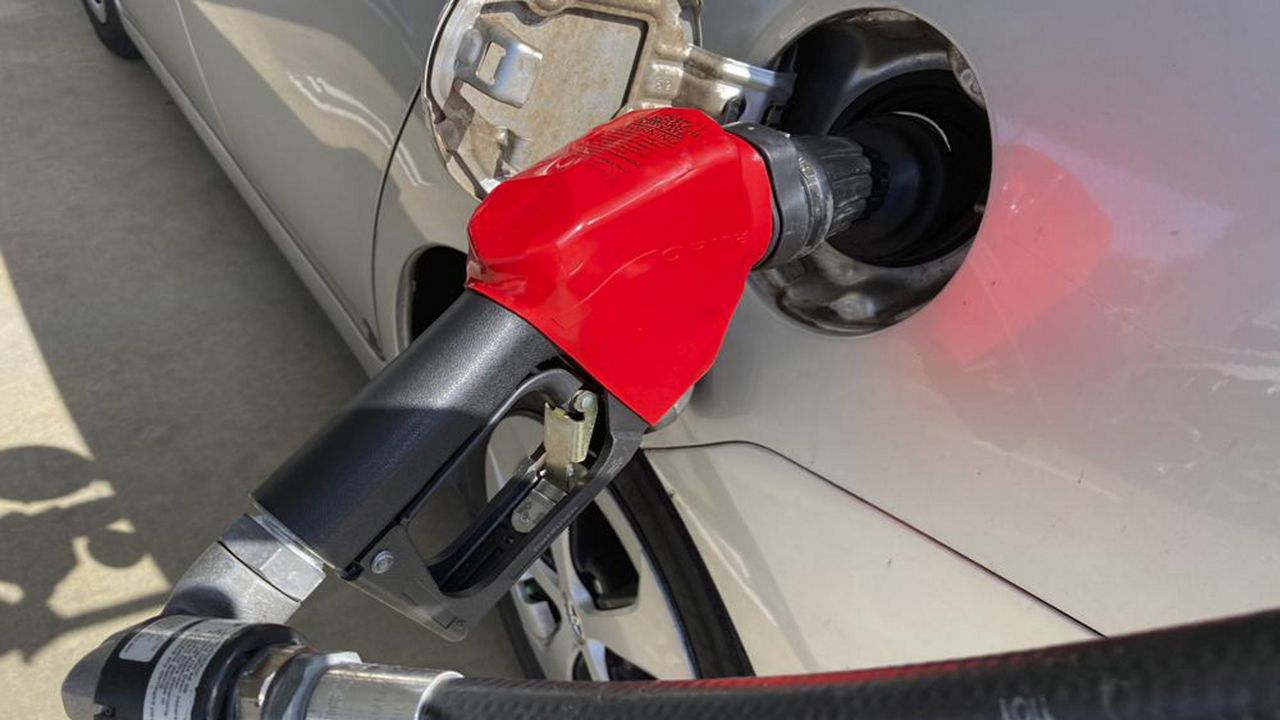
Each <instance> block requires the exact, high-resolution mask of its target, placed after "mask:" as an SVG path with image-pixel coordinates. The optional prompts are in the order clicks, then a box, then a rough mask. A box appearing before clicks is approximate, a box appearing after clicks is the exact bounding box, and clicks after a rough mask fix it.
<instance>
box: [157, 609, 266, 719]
mask: <svg viewBox="0 0 1280 720" xmlns="http://www.w3.org/2000/svg"><path fill="white" fill-rule="evenodd" d="M244 626H245V624H244V623H241V622H236V621H234V620H205V621H203V622H200V623H196V624H195V625H192V626H191V627H190V628H187V629H186V630H184V631H183V632H182V634H180V635H179V636H178V637H177V639H176V640H174V641H173V643H172V644H170V645H169V647H168V648H166V649H165V651H164V653H163V654H162V655H161V656H160V660H159V661H157V662H156V666H155V668H154V669H152V671H151V679H150V681H148V682H147V694H146V698H145V699H144V700H143V703H142V718H143V720H191V712H192V710H194V709H195V704H196V693H197V692H198V691H199V689H200V679H201V678H202V677H203V676H204V672H205V669H206V668H207V667H208V666H209V662H210V661H211V660H213V657H214V655H216V654H217V653H218V650H219V649H220V648H221V647H222V643H223V641H224V640H226V638H228V637H230V636H232V635H234V634H236V633H237V632H239V631H240V630H241V629H242V628H243V627H244Z"/></svg>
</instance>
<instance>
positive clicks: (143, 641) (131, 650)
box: [116, 615, 200, 663]
mask: <svg viewBox="0 0 1280 720" xmlns="http://www.w3.org/2000/svg"><path fill="white" fill-rule="evenodd" d="M199 619H200V618H194V617H191V616H190V615H170V616H168V617H162V618H160V619H159V620H157V621H155V622H153V623H151V624H150V625H148V626H146V627H144V628H142V629H141V630H139V631H138V632H137V634H135V635H134V636H133V637H131V638H129V642H127V643H125V644H124V647H122V648H120V652H119V653H117V654H116V657H118V658H120V659H121V660H132V661H134V662H143V663H148V662H151V658H154V657H155V656H156V652H157V651H158V650H159V649H160V647H161V646H163V645H164V644H165V642H167V641H168V640H169V638H170V637H172V636H173V634H174V633H175V632H177V631H179V630H181V629H182V628H184V627H186V626H188V625H190V624H192V623H194V622H196V621H197V620H199Z"/></svg>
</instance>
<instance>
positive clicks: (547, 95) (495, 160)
mask: <svg viewBox="0 0 1280 720" xmlns="http://www.w3.org/2000/svg"><path fill="white" fill-rule="evenodd" d="M701 7H702V3H701V0H454V2H452V3H451V4H450V5H449V7H447V8H446V9H445V11H444V13H443V14H442V15H441V20H440V25H439V27H438V28H437V30H436V36H435V39H434V41H433V44H432V48H431V54H430V58H429V60H428V62H427V77H426V81H425V82H424V84H423V95H424V100H425V105H426V107H427V111H428V120H429V122H430V123H431V126H432V130H433V134H434V136H435V140H436V144H437V146H438V147H439V149H440V151H441V154H442V155H443V157H444V159H445V163H446V164H447V166H448V168H449V172H450V173H451V174H452V175H453V177H454V178H455V179H456V180H457V181H458V182H459V183H460V184H461V185H462V186H463V187H464V188H466V189H467V190H469V191H470V192H472V193H473V194H474V195H475V196H476V197H483V196H484V195H486V194H487V193H488V192H489V191H490V190H492V189H493V188H494V187H495V186H497V185H498V183H500V182H502V181H503V180H505V179H506V178H508V177H510V176H512V175H514V174H516V173H518V172H520V171H521V170H523V169H525V168H526V167H529V166H530V165H532V164H533V163H535V162H537V161H538V160H540V159H542V158H543V157H545V156H547V155H549V154H550V153H552V152H554V151H555V150H558V149H559V148H561V147H562V146H564V145H565V144H566V143H567V142H569V141H570V140H572V139H574V138H577V137H579V136H580V135H582V134H583V133H585V132H586V131H587V130H589V129H591V128H592V127H595V126H596V125H599V124H600V123H602V122H604V121H606V120H608V119H609V118H611V117H613V116H615V115H618V114H621V113H623V112H626V111H629V110H637V109H643V108H656V107H664V106H670V105H675V106H681V107H691V108H697V109H699V110H703V111H705V112H706V113H708V114H709V115H711V116H712V117H713V118H716V119H717V120H719V121H720V122H722V123H726V122H734V121H738V120H751V121H761V120H766V119H768V118H769V117H771V116H772V115H773V114H775V113H776V112H777V111H778V109H779V108H780V107H781V105H782V104H783V103H785V102H786V100H787V98H788V97H789V96H790V93H791V87H792V84H793V78H792V76H791V75H789V74H787V73H778V72H773V71H770V70H766V69H764V68H759V67H755V66H752V65H748V64H746V63H743V62H739V61H737V60H733V59H730V58H726V57H722V56H720V55H716V54H715V53H712V52H710V51H707V50H705V49H703V48H701V47H699V46H698V42H699V40H700V31H699V15H700V11H701Z"/></svg>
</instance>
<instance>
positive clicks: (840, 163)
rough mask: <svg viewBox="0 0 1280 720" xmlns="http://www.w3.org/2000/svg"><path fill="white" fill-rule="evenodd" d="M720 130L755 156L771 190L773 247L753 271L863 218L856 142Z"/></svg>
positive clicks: (864, 191)
mask: <svg viewBox="0 0 1280 720" xmlns="http://www.w3.org/2000/svg"><path fill="white" fill-rule="evenodd" d="M725 129H726V130H728V131H729V132H732V133H734V134H736V135H738V136H739V137H741V138H742V139H743V140H746V141H747V142H748V143H750V144H751V146H752V147H754V148H755V149H756V150H757V151H758V152H759V153H760V155H761V157H762V158H764V161H765V165H766V166H768V168H769V179H770V181H771V182H772V185H773V201H774V216H775V223H774V233H773V235H774V236H773V243H772V245H771V246H770V250H769V253H768V254H767V255H766V256H765V258H764V259H763V260H762V261H761V262H760V264H759V265H757V266H756V269H758V270H763V269H768V268H775V267H778V266H780V265H785V264H786V263H789V262H791V261H793V260H797V259H799V258H802V257H804V256H805V255H808V254H809V253H810V252H813V249H814V248H816V247H817V246H818V244H819V243H821V242H822V241H823V240H825V239H827V238H828V237H831V236H832V235H835V234H838V233H840V232H842V231H844V230H847V229H848V227H849V225H850V224H851V223H852V222H853V221H855V220H857V219H858V218H860V217H862V216H863V215H864V214H865V213H866V211H867V200H868V198H870V197H871V191H872V163H871V160H870V158H868V157H867V156H866V154H865V153H864V152H863V150H862V146H861V145H859V144H858V143H856V142H854V141H852V140H849V139H847V138H843V137H833V136H823V135H801V136H792V135H788V134H787V133H785V132H782V131H780V130H774V129H772V128H768V127H765V126H763V125H756V124H754V123H735V124H733V125H729V126H726V128H725Z"/></svg>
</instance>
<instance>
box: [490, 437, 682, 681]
mask: <svg viewBox="0 0 1280 720" xmlns="http://www.w3.org/2000/svg"><path fill="white" fill-rule="evenodd" d="M541 435H542V426H541V424H540V423H539V422H538V421H536V420H534V419H532V418H527V417H512V418H508V419H507V420H505V421H503V423H502V424H501V425H499V426H498V428H497V429H495V431H494V433H493V436H492V438H491V439H490V441H489V451H488V453H487V462H486V464H485V492H486V494H487V496H489V497H492V496H493V495H494V494H495V493H496V492H497V491H498V489H499V488H500V487H501V485H502V483H504V482H505V481H506V478H507V477H508V476H509V475H510V474H511V471H512V470H513V469H514V468H515V466H516V464H517V463H518V462H519V460H520V459H521V458H522V457H524V456H525V455H527V454H528V452H529V450H530V449H531V448H534V447H536V446H537V445H538V443H539V442H540V440H541ZM589 512H590V513H591V514H592V515H593V518H592V522H586V521H585V520H584V519H580V520H578V521H576V522H575V523H574V525H573V526H571V527H570V529H569V530H568V531H566V532H564V533H562V534H561V535H560V537H558V538H556V540H555V542H554V543H553V544H552V545H551V548H550V550H549V552H548V553H545V554H544V555H543V557H541V558H539V559H538V560H537V561H536V562H535V563H534V564H533V566H532V567H530V568H529V570H528V571H527V572H526V573H525V574H524V575H523V576H521V578H520V581H519V582H518V583H517V584H516V586H515V588H513V589H512V601H513V604H514V605H515V608H516V613H517V615H518V616H519V619H520V625H521V627H522V628H523V630H524V634H525V637H526V639H527V640H528V642H529V646H530V648H531V650H532V652H533V655H534V657H535V658H536V659H537V661H538V664H539V665H540V666H541V667H542V671H543V674H545V675H546V676H547V677H548V678H551V679H566V680H567V679H578V680H643V679H651V678H661V679H687V678H692V677H693V676H694V673H693V665H692V662H691V660H690V657H689V653H688V650H687V645H686V643H685V639H684V637H683V633H682V632H681V630H680V624H679V622H678V621H677V619H676V616H675V614H674V613H673V611H672V609H671V603H670V601H669V600H668V598H667V593H666V590H665V588H664V586H663V583H662V582H661V580H660V579H659V576H658V574H657V571H656V570H655V569H654V565H653V562H652V560H651V559H650V558H649V556H648V553H647V552H646V551H645V549H644V545H643V543H641V541H640V538H639V535H637V533H636V531H635V529H634V528H633V527H632V525H631V522H630V521H629V520H628V519H627V516H626V514H625V512H624V511H623V509H622V507H621V505H619V503H618V501H617V500H616V499H615V498H614V497H613V496H612V494H611V493H609V492H604V493H601V495H600V497H598V498H597V499H596V502H595V508H594V509H593V510H590V511H589ZM585 516H586V513H584V518H585ZM601 532H610V533H611V534H612V537H611V538H610V537H606V536H601V535H600V533H601ZM575 533H576V534H577V536H576V537H577V539H578V541H579V547H577V548H575V547H574V538H575V535H574V534H575ZM615 541H616V546H614V543H615ZM584 546H585V547H584ZM603 546H610V547H613V549H614V550H616V551H618V552H621V553H624V554H625V559H622V558H621V557H619V558H617V559H616V560H615V561H614V562H612V563H610V562H609V558H607V557H606V558H604V559H601V558H599V557H585V558H584V555H585V554H588V553H589V551H590V550H591V549H599V548H600V547H603ZM627 562H629V563H630V566H631V568H632V570H633V571H634V575H633V577H634V581H633V584H628V583H631V582H632V580H631V578H632V575H631V574H629V573H627V572H626V570H625V568H623V567H621V566H623V565H625V564H626V563H627ZM610 565H612V566H613V567H612V568H611V567H610ZM584 566H585V567H584ZM618 568H621V569H619V571H618V572H616V573H612V574H616V575H619V576H622V579H621V580H620V581H619V580H618V579H617V578H611V577H608V576H609V575H610V574H611V573H610V570H611V569H618ZM584 570H586V572H585V573H584ZM615 586H625V587H622V589H621V590H619V589H618V587H615ZM601 605H603V606H604V608H605V609H602V608H601Z"/></svg>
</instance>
